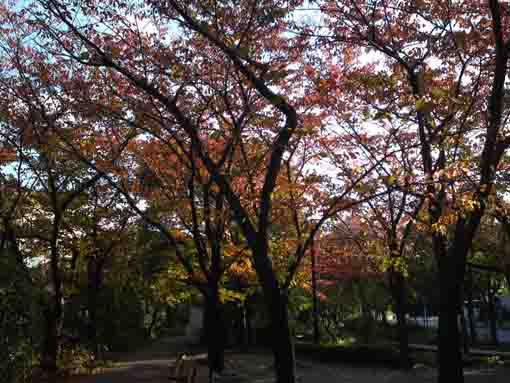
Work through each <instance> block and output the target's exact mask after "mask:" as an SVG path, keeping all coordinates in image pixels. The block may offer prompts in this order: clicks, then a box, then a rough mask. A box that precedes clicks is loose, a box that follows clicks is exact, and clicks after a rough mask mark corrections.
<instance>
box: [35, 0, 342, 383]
mask: <svg viewBox="0 0 510 383" xmlns="http://www.w3.org/2000/svg"><path fill="white" fill-rule="evenodd" d="M299 4H300V2H299V1H296V2H290V3H287V2H280V1H269V2H267V3H266V2H264V3H254V2H250V1H247V2H241V3H238V4H237V3H236V4H234V3H232V4H222V5H218V7H216V8H215V9H214V10H213V12H212V13H211V8H210V6H209V3H208V2H201V1H196V2H192V3H189V2H187V3H184V2H182V3H181V2H176V1H170V2H167V3H165V4H161V3H149V4H142V5H140V7H139V6H138V5H136V4H134V3H133V4H131V3H116V2H112V3H108V4H106V6H103V3H101V4H99V3H93V2H89V3H87V4H83V5H82V6H81V7H78V6H75V5H74V4H68V3H66V2H64V1H62V2H61V1H52V0H51V1H40V2H37V5H36V8H37V11H34V12H33V13H32V15H31V17H32V18H33V20H34V22H35V24H37V25H38V26H40V27H41V28H42V29H43V30H45V32H46V36H49V39H48V40H46V41H44V42H43V43H42V45H44V46H45V47H46V49H47V50H48V51H49V52H51V54H52V55H54V57H56V58H57V57H58V58H59V60H62V62H66V63H67V64H68V65H70V67H72V68H76V67H77V65H78V66H79V65H83V66H89V67H92V68H98V69H97V71H98V72H99V73H105V76H104V79H105V84H106V85H105V86H104V87H103V89H104V88H107V87H110V88H111V85H112V84H115V90H116V91H117V93H118V95H117V97H115V99H114V100H115V109H116V112H117V113H121V114H123V115H124V116H125V117H127V116H129V115H131V116H135V118H138V119H139V118H144V119H147V120H150V121H151V124H152V126H151V127H148V129H147V130H146V132H147V133H149V134H150V135H152V136H153V137H156V138H158V139H161V138H163V140H162V141H163V142H165V141H164V136H165V135H168V136H170V137H172V139H173V140H174V141H175V142H176V143H177V144H178V145H179V150H180V151H181V152H182V153H185V154H186V156H187V157H188V158H193V161H200V163H201V164H202V166H203V167H204V168H205V169H206V170H207V172H208V173H209V177H210V178H211V179H212V181H213V182H214V183H215V184H216V185H217V187H218V188H219V189H220V191H221V193H222V194H223V195H224V198H225V201H226V203H227V204H228V206H229V209H230V211H231V214H232V216H233V218H234V219H235V221H236V223H237V225H238V226H239V228H240V231H241V232H242V236H243V237H244V240H245V241H246V244H247V246H248V247H249V249H250V251H251V253H252V260H253V265H254V267H255V269H256V271H257V275H258V278H259V281H260V283H261V286H262V289H263V291H264V296H265V301H266V304H267V308H268V310H269V312H270V313H271V318H272V326H273V342H274V345H273V352H274V357H275V362H276V363H275V365H276V374H277V378H278V381H279V382H293V381H294V380H295V372H294V353H293V347H292V342H291V337H290V335H291V332H290V328H289V325H288V311H287V301H288V300H287V290H288V287H289V285H290V283H291V281H292V279H293V277H294V274H295V272H296V270H297V268H298V266H299V264H300V262H301V260H302V259H303V257H304V255H305V252H306V249H307V248H308V247H309V246H310V244H311V242H312V238H313V236H314V234H315V233H316V231H317V230H318V228H319V227H320V226H321V225H322V224H323V223H324V222H325V221H326V220H327V219H328V218H329V217H331V216H333V215H334V214H336V213H337V212H338V211H340V210H342V209H346V208H348V207H349V206H350V203H346V204H344V203H343V202H344V197H345V195H346V194H347V193H348V192H349V191H350V190H351V185H348V186H347V187H346V188H345V189H344V190H342V191H341V192H340V193H338V194H337V195H335V196H333V197H332V198H331V199H330V202H329V203H328V204H327V206H325V207H324V208H323V211H322V212H321V217H320V219H319V220H318V221H317V223H316V224H315V225H309V226H308V230H307V235H303V237H302V241H301V242H300V243H298V244H296V246H295V252H294V253H295V255H294V257H292V259H291V262H290V265H289V268H288V272H287V273H286V276H285V277H284V278H283V281H281V280H280V279H279V278H278V275H277V272H276V270H275V267H274V265H273V261H272V256H271V246H270V241H271V234H270V232H271V227H272V222H271V221H272V215H273V216H274V210H273V204H272V199H273V194H274V191H275V187H276V185H277V180H278V175H279V174H280V171H281V168H282V163H283V161H284V159H285V158H286V157H287V156H288V151H289V148H291V147H292V145H294V144H297V143H298V142H299V140H298V138H299V136H298V135H297V134H296V132H298V131H301V130H303V125H302V116H303V115H301V116H300V117H299V118H298V111H299V109H301V99H302V97H301V96H300V92H299V89H297V88H296V87H297V86H299V84H300V83H301V74H302V73H303V71H302V70H299V69H298V68H301V67H302V65H303V64H302V61H301V60H302V56H301V53H300V52H301V49H302V47H303V46H304V43H305V41H304V40H303V39H302V38H298V39H292V38H289V37H288V36H286V35H285V28H286V19H285V17H286V15H288V14H289V13H290V12H292V10H293V9H294V8H295V7H297V6H299ZM69 12H73V13H75V14H76V15H79V16H78V17H76V18H74V17H73V16H71V14H70V13H69ZM130 12H133V14H135V13H137V12H142V14H143V15H146V16H147V18H149V17H150V16H149V15H150V14H151V13H153V14H156V15H157V19H154V18H152V19H151V20H153V21H154V28H155V31H157V32H156V33H147V32H142V31H140V29H139V28H138V27H137V25H136V23H137V22H138V20H135V22H132V21H130V19H129V18H127V17H126V16H127V15H126V13H128V14H129V13H130ZM243 15H250V16H249V17H242V16H243ZM101 24H102V25H105V26H106V25H107V28H106V29H108V30H109V31H112V32H111V33H110V32H108V33H105V29H103V28H102V27H100V26H99V25H101ZM84 25H87V27H86V28H82V27H83V26H84ZM176 29H177V30H178V31H179V33H178V34H176V35H174V34H172V30H176ZM166 37H170V39H169V40H166ZM126 41H127V42H129V43H127V44H126V43H125V42H126ZM176 58H178V59H176ZM226 69H227V70H226ZM102 71H103V72H102ZM98 77H99V76H98ZM156 79H157V81H155V80H156ZM222 92H226V94H227V96H228V98H227V99H228V100H229V102H230V103H231V104H232V105H235V108H232V109H233V110H235V111H236V114H237V115H238V116H242V115H243V114H246V115H250V116H256V117H258V121H256V124H254V125H253V130H251V126H250V130H246V129H241V128H240V127H239V126H236V125H232V124H231V123H230V122H229V123H225V122H221V123H217V122H213V123H210V119H211V118H213V117H215V118H217V119H218V117H219V119H220V120H221V118H222V117H224V116H225V110H224V102H221V103H219V104H218V105H217V104H215V102H217V100H220V101H221V98H219V97H218V96H219V95H221V94H222ZM284 94H285V96H284ZM112 101H113V100H112ZM310 113H311V114H313V111H312V112H310ZM160 133H164V135H163V136H161V135H160ZM211 135H220V137H221V138H222V140H223V142H224V144H223V146H222V147H220V148H217V150H216V151H214V152H209V146H208V144H207V139H208V137H209V136H211ZM257 136H258V137H260V140H261V142H262V143H263V144H264V145H263V149H264V151H263V152H262V153H260V152H258V153H255V155H254V156H253V157H251V158H245V161H246V162H245V166H246V167H247V169H253V170H250V172H251V173H252V174H255V173H258V174H259V175H258V177H257V179H260V180H262V182H260V183H255V184H253V185H250V186H251V187H253V190H254V191H255V192H256V193H255V194H254V195H252V196H251V198H252V199H251V200H250V201H244V200H243V198H242V197H241V195H240V194H239V192H238V191H237V190H236V188H235V187H234V185H235V177H232V175H231V174H229V173H228V171H227V169H226V159H227V158H228V157H229V153H230V152H232V151H236V152H242V149H243V146H244V144H246V143H247V142H248V141H249V140H251V139H253V138H254V137H257ZM254 160H255V161H254ZM170 240H171V241H172V239H170Z"/></svg>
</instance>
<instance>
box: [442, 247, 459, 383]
mask: <svg viewBox="0 0 510 383" xmlns="http://www.w3.org/2000/svg"><path fill="white" fill-rule="evenodd" d="M450 255H451V254H448V256H447V257H446V258H445V259H442V260H441V261H440V267H439V279H440V280H439V283H440V289H441V296H440V308H439V333H438V335H439V336H438V338H439V341H438V348H439V350H438V358H439V379H438V382H439V383H452V382H455V383H462V382H464V373H463V363H462V353H461V350H460V345H461V339H460V332H459V327H458V321H457V313H458V301H459V296H460V282H459V279H458V278H456V274H457V273H456V272H455V270H454V269H455V268H454V267H453V259H452V258H453V257H450Z"/></svg>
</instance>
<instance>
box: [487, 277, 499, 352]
mask: <svg viewBox="0 0 510 383" xmlns="http://www.w3.org/2000/svg"><path fill="white" fill-rule="evenodd" d="M488 282H489V283H488V286H487V288H488V289H487V298H488V299H487V300H488V309H489V310H488V311H489V312H488V314H489V324H490V332H491V340H492V344H494V345H495V346H497V345H498V344H499V340H498V324H497V318H496V305H495V304H494V298H495V291H494V290H493V288H492V283H491V278H490V277H489V281H488Z"/></svg>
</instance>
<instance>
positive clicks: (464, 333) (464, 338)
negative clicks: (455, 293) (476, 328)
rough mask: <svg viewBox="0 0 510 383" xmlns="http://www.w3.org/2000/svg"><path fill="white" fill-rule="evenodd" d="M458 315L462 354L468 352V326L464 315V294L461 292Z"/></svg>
mask: <svg viewBox="0 0 510 383" xmlns="http://www.w3.org/2000/svg"><path fill="white" fill-rule="evenodd" d="M459 315H460V325H461V329H462V348H463V350H464V354H466V355H467V354H469V336H468V328H467V322H466V317H465V316H464V295H463V294H461V299H460V302H459Z"/></svg>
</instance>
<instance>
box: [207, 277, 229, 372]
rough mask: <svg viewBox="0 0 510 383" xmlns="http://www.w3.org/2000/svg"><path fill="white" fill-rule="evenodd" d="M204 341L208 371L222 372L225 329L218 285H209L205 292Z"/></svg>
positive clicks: (223, 366)
mask: <svg viewBox="0 0 510 383" xmlns="http://www.w3.org/2000/svg"><path fill="white" fill-rule="evenodd" d="M204 298H205V314H204V325H205V341H206V343H207V360H208V364H209V369H210V371H215V372H222V371H223V369H224V368H225V337H226V334H225V332H226V329H225V324H224V321H223V315H222V308H221V303H220V300H219V291H218V287H217V286H215V287H210V288H209V291H208V292H207V293H206V294H205V296H204Z"/></svg>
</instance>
